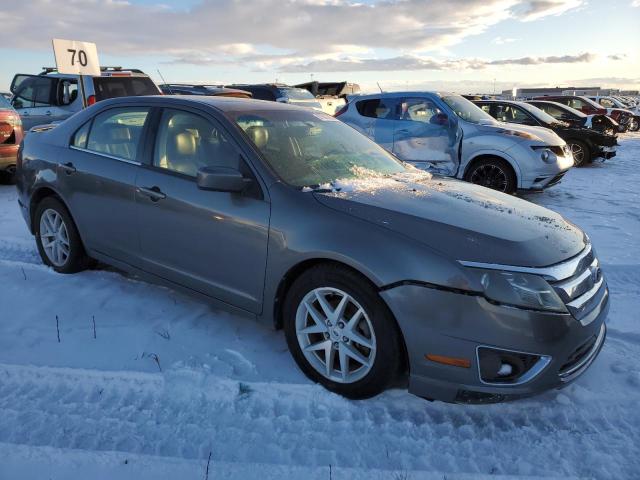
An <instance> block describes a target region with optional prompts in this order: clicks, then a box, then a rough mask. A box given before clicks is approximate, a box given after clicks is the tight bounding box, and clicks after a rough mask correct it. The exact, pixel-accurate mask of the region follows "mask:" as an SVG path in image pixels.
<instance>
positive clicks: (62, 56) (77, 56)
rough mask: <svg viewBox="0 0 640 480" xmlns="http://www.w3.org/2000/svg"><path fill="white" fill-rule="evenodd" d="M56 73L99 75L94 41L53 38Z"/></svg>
mask: <svg viewBox="0 0 640 480" xmlns="http://www.w3.org/2000/svg"><path fill="white" fill-rule="evenodd" d="M53 53H54V55H55V56H56V68H57V69H58V73H66V74H70V75H94V76H99V75H100V62H99V61H98V49H97V47H96V44H95V43H91V42H79V41H77V40H60V39H59V38H54V39H53Z"/></svg>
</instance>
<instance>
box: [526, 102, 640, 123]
mask: <svg viewBox="0 0 640 480" xmlns="http://www.w3.org/2000/svg"><path fill="white" fill-rule="evenodd" d="M533 100H548V101H550V102H558V103H562V104H564V105H567V106H569V107H571V108H575V109H576V110H579V111H581V112H582V113H585V114H587V115H607V116H608V117H611V118H612V119H614V120H615V121H616V122H618V123H619V124H620V126H619V129H620V131H621V132H626V131H627V130H628V129H629V124H630V122H631V120H632V118H633V114H632V113H631V112H629V111H628V110H624V109H622V108H604V107H603V106H602V105H600V104H599V103H597V102H595V101H593V100H591V99H590V98H587V97H581V96H575V95H550V96H544V97H536V98H534V99H533Z"/></svg>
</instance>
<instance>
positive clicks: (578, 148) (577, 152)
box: [569, 143, 584, 165]
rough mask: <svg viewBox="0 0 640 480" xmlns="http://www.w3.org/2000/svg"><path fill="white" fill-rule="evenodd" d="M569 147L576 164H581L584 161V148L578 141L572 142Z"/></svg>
mask: <svg viewBox="0 0 640 480" xmlns="http://www.w3.org/2000/svg"><path fill="white" fill-rule="evenodd" d="M569 149H570V150H571V154H572V155H573V162H574V164H575V165H581V164H582V162H584V148H582V145H580V144H578V143H570V144H569Z"/></svg>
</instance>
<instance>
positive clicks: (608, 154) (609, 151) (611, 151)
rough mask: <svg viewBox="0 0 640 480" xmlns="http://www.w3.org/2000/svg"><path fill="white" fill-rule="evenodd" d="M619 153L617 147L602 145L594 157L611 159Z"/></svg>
mask: <svg viewBox="0 0 640 480" xmlns="http://www.w3.org/2000/svg"><path fill="white" fill-rule="evenodd" d="M616 155H617V152H616V149H615V147H600V148H599V149H598V150H597V151H595V152H594V155H593V156H594V158H604V159H605V160H609V159H610V158H613V157H615V156H616Z"/></svg>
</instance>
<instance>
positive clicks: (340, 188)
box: [313, 174, 586, 267]
mask: <svg viewBox="0 0 640 480" xmlns="http://www.w3.org/2000/svg"><path fill="white" fill-rule="evenodd" d="M332 185H333V189H332V190H323V191H316V192H314V193H313V195H314V196H315V198H316V199H317V200H318V201H319V202H320V203H321V204H323V205H325V206H327V207H329V208H332V209H335V210H338V211H341V212H344V213H346V214H349V215H352V216H354V217H357V218H360V219H363V220H366V221H369V222H372V223H374V224H377V225H380V226H383V227H385V228H388V229H390V230H393V231H395V232H397V233H399V234H402V235H404V236H407V237H410V238H412V239H414V240H416V241H418V242H421V243H423V244H425V245H427V246H428V247H430V248H431V249H433V250H436V251H438V252H440V253H441V254H443V255H445V256H447V257H448V258H449V259H451V260H466V261H472V262H483V263H496V264H504V265H514V266H525V267H542V266H548V265H552V264H555V263H558V262H561V261H564V260H566V259H568V258H570V257H572V256H574V255H576V254H578V253H579V252H580V251H581V250H582V249H583V248H584V247H585V243H586V237H585V235H584V234H583V232H582V231H581V230H580V229H579V228H577V227H576V226H575V225H573V224H571V223H569V222H568V221H566V220H565V219H564V218H563V217H562V216H560V215H559V214H557V213H555V212H552V211H550V210H547V209H546V208H542V207H539V206H537V205H535V204H532V203H530V202H527V201H525V200H521V199H518V198H515V197H513V196H511V195H506V194H503V193H500V192H496V191H493V190H490V189H488V188H484V187H480V186H477V185H473V184H470V183H465V182H461V181H458V180H454V179H449V178H445V177H439V176H431V175H429V174H426V175H425V174H408V175H406V176H396V177H392V178H379V179H368V180H354V181H347V182H341V181H338V182H335V183H334V184H332Z"/></svg>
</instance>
